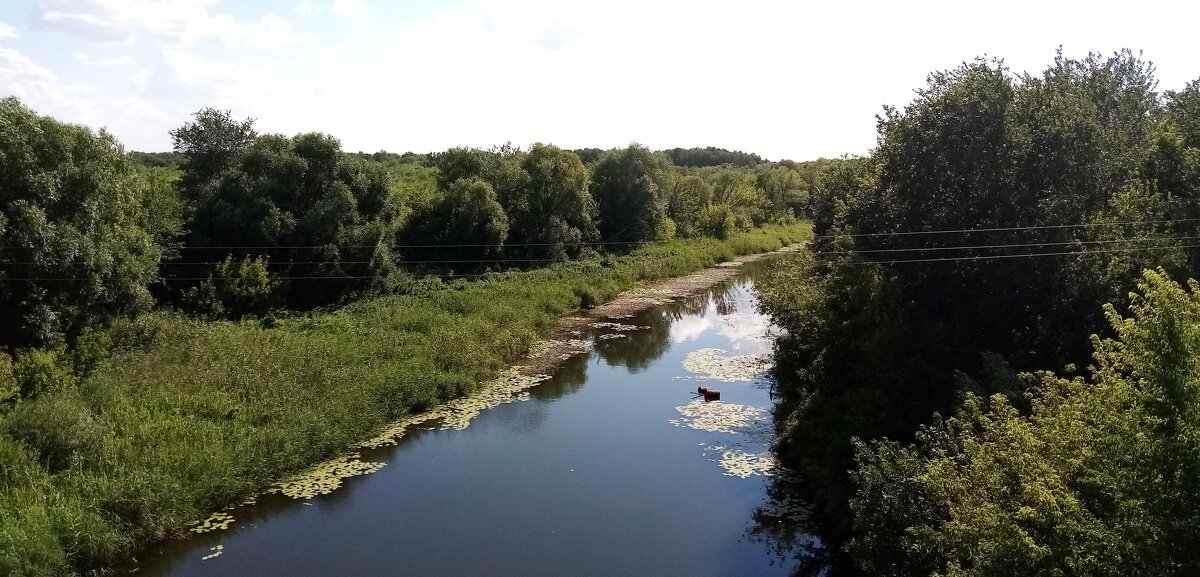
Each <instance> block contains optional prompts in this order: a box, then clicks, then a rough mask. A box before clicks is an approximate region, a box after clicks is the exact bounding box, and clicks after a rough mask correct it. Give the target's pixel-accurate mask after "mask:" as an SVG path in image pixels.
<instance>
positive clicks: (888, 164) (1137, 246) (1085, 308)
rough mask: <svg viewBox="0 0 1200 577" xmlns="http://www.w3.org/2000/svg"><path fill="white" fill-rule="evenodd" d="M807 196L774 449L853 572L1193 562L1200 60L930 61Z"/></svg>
mask: <svg viewBox="0 0 1200 577" xmlns="http://www.w3.org/2000/svg"><path fill="white" fill-rule="evenodd" d="M810 209H811V211H812V215H813V226H814V234H815V239H814V241H813V242H812V244H811V248H812V250H811V252H810V254H807V255H804V256H803V258H801V259H800V260H799V261H798V264H797V265H796V266H794V267H790V268H788V269H786V270H784V271H780V272H779V273H778V274H777V275H775V276H774V277H773V278H772V279H770V280H769V281H767V282H764V283H761V286H762V293H763V302H764V307H765V308H766V309H767V310H768V311H769V312H770V313H771V314H772V316H773V318H774V319H775V321H776V322H777V323H779V324H780V325H781V326H782V327H783V328H784V329H786V332H785V333H784V336H783V337H781V338H780V340H779V341H778V343H777V350H776V353H777V354H776V376H777V378H778V381H779V385H780V387H781V390H782V392H783V394H784V400H783V401H782V403H781V405H780V406H779V408H778V409H777V411H776V419H777V423H778V425H779V441H778V451H779V453H780V456H781V458H782V459H783V460H784V461H785V462H786V463H788V464H789V465H791V466H793V467H795V468H797V469H799V470H800V471H801V472H802V473H803V476H804V477H805V478H806V479H807V482H808V485H809V489H811V493H812V494H813V496H814V498H815V499H816V500H817V503H818V505H820V510H821V511H823V513H824V515H823V516H824V518H825V520H826V522H827V524H828V525H830V526H831V527H832V529H833V533H834V534H835V535H836V536H837V539H835V540H834V541H833V542H832V543H831V547H833V548H835V549H841V550H844V551H846V552H848V554H849V560H850V562H851V564H852V565H853V567H854V568H855V571H856V572H858V573H861V574H865V575H872V576H875V575H888V576H897V577H899V576H926V575H956V576H972V575H977V576H981V577H982V576H994V575H1096V576H1099V575H1112V576H1118V575H1119V576H1126V577H1128V576H1135V575H1194V574H1197V573H1200V514H1198V513H1197V512H1198V511H1200V285H1198V284H1197V283H1196V281H1194V280H1189V279H1191V278H1194V277H1196V276H1197V275H1198V274H1200V80H1197V81H1193V82H1191V83H1189V84H1187V85H1186V86H1184V87H1182V88H1181V89H1178V90H1168V91H1165V92H1161V93H1160V92H1159V91H1158V89H1157V81H1156V80H1155V78H1154V68H1153V66H1152V65H1151V64H1150V63H1149V62H1146V61H1144V60H1142V59H1141V58H1140V57H1139V56H1137V55H1134V54H1133V53H1132V52H1130V51H1122V52H1120V53H1117V54H1114V55H1113V56H1111V57H1104V56H1100V55H1096V54H1091V55H1089V56H1087V57H1086V58H1082V59H1072V58H1068V57H1065V56H1063V55H1062V54H1061V52H1060V53H1059V55H1058V57H1057V58H1056V59H1055V60H1054V62H1053V64H1051V65H1050V66H1049V67H1047V68H1046V70H1045V71H1044V72H1042V73H1041V74H1015V73H1013V72H1012V71H1011V70H1009V69H1008V68H1006V67H1005V66H1004V64H1003V62H1001V61H992V60H982V59H981V60H976V61H972V62H967V63H964V64H963V65H962V66H960V67H958V68H955V69H952V70H947V71H941V72H936V73H933V74H931V75H930V76H929V77H928V83H927V85H926V86H924V87H923V88H921V89H919V90H918V91H917V95H916V97H915V99H914V100H913V101H912V102H911V103H910V104H908V105H907V106H905V107H904V108H902V109H894V108H888V109H887V110H886V111H885V114H884V115H882V116H881V117H880V120H879V136H878V147H877V148H876V149H875V150H874V151H873V153H872V155H871V156H869V157H865V158H859V159H854V160H851V161H846V162H842V163H839V164H838V165H836V166H834V167H833V168H832V170H830V171H827V172H824V173H822V174H821V175H820V178H819V179H818V181H817V182H816V184H815V186H814V187H813V188H812V189H811V190H810ZM972 231H975V232H972ZM1039 255H1040V256H1039ZM1185 281H1186V282H1185Z"/></svg>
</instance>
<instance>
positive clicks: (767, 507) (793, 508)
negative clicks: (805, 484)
mask: <svg viewBox="0 0 1200 577" xmlns="http://www.w3.org/2000/svg"><path fill="white" fill-rule="evenodd" d="M757 513H758V514H759V515H762V516H764V517H770V518H772V519H777V520H780V521H792V522H796V523H800V522H803V521H806V520H808V518H809V517H811V516H812V514H813V506H812V505H811V504H809V503H807V502H805V501H803V500H802V499H800V497H798V496H797V495H796V494H795V493H794V492H787V493H783V494H781V495H772V496H771V499H770V500H769V501H767V502H766V503H765V504H763V505H762V506H761V507H759V508H758V511H757Z"/></svg>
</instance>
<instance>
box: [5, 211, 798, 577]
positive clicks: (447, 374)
mask: <svg viewBox="0 0 1200 577" xmlns="http://www.w3.org/2000/svg"><path fill="white" fill-rule="evenodd" d="M808 235H809V227H808V225H807V223H799V224H796V225H791V226H776V227H767V228H764V229H758V230H754V231H751V232H747V233H744V234H739V235H734V236H733V237H731V238H730V239H728V240H724V241H717V240H712V239H696V240H680V241H672V242H667V243H661V244H656V245H653V246H650V247H646V248H643V249H639V250H638V251H635V252H634V253H632V254H630V255H626V256H619V257H605V258H601V259H592V260H588V261H580V262H571V263H563V264H560V265H556V266H552V267H548V268H546V269H540V270H534V271H529V272H522V273H506V274H502V275H496V276H495V277H492V278H487V279H483V280H479V281H472V282H456V283H450V284H445V285H443V284H430V285H429V286H428V287H427V288H426V289H425V290H423V291H420V292H417V293H414V294H409V295H404V296H395V297H386V298H379V299H372V300H369V301H363V302H359V303H355V304H352V305H350V306H347V307H345V308H343V309H341V310H338V311H336V312H331V313H323V314H314V315H310V316H304V317H298V318H290V319H282V320H279V321H278V322H276V323H274V324H273V325H269V328H268V325H267V324H266V323H257V322H241V323H207V322H199V321H195V320H190V319H184V318H179V317H173V316H168V315H164V314H156V315H149V316H146V317H144V318H142V319H141V320H139V321H138V322H137V323H135V324H134V325H132V326H129V327H126V328H124V329H123V332H121V334H116V335H114V340H115V341H117V342H118V343H121V344H122V345H123V346H125V347H126V349H125V350H124V352H119V353H117V354H116V355H115V356H114V357H113V358H112V359H110V361H109V362H108V363H107V365H106V366H105V367H103V368H101V369H100V370H98V371H97V372H96V373H94V374H93V375H92V376H91V377H90V378H89V379H87V380H86V381H85V382H83V383H81V384H80V386H79V387H78V388H77V389H71V390H66V391H62V392H61V393H58V394H55V395H49V396H46V397H44V398H40V399H38V400H36V401H33V402H27V403H22V404H21V405H19V406H18V407H16V408H15V409H14V410H13V411H12V412H11V413H10V414H9V415H8V416H7V417H6V418H5V419H4V420H3V421H2V422H0V428H2V430H3V431H4V432H5V433H7V434H5V435H0V460H3V461H4V462H5V464H6V467H5V469H4V472H3V475H4V478H3V479H2V481H3V488H2V489H0V573H4V574H11V575H67V574H71V573H73V572H76V571H80V570H85V569H91V568H95V567H102V566H108V565H112V564H114V563H120V562H124V561H125V560H127V558H128V556H129V555H130V553H131V552H132V551H135V550H136V549H137V548H138V546H139V545H141V544H143V543H146V542H149V541H156V540H161V539H165V538H169V537H172V536H175V535H178V534H180V533H181V532H183V531H185V530H186V527H187V526H188V524H189V523H191V522H193V521H195V520H197V519H200V518H201V517H203V516H205V513H206V512H208V511H213V510H216V509H219V508H221V507H223V506H225V505H228V504H230V503H235V502H238V501H240V500H242V499H244V498H246V497H247V496H249V495H253V494H256V493H258V492H260V491H262V490H264V489H266V488H267V487H269V486H270V485H271V484H272V483H274V482H275V481H276V480H278V479H280V478H282V477H284V476H286V475H287V474H289V473H292V472H295V471H298V470H300V469H303V468H305V467H307V466H310V465H312V464H313V463H317V462H320V461H323V460H325V459H328V458H330V457H331V456H334V455H336V454H340V453H341V452H343V451H345V450H346V449H347V447H349V446H350V445H352V444H354V443H356V442H359V441H361V440H363V439H365V438H367V437H369V436H370V435H372V434H374V433H376V432H377V431H379V430H380V429H382V428H383V427H384V426H385V425H386V424H387V423H389V422H394V421H395V420H397V419H399V418H400V417H402V416H403V415H406V414H410V413H414V412H419V411H425V410H429V409H431V408H433V407H435V406H437V405H438V404H439V403H440V402H442V401H444V400H447V399H452V398H456V397H460V396H462V395H464V394H466V393H469V392H471V391H473V390H476V389H478V387H479V386H480V385H479V384H480V383H484V382H487V381H488V380H490V379H491V378H493V377H495V376H496V375H497V374H499V373H500V372H501V371H502V370H503V369H504V368H505V367H506V366H508V365H510V364H513V363H514V362H517V361H518V360H519V359H521V358H522V357H523V356H524V355H526V353H528V352H529V351H530V349H531V347H532V346H533V345H534V343H535V342H536V341H537V340H538V339H539V338H540V337H542V336H543V335H546V334H549V333H550V332H551V331H552V330H555V327H556V324H555V323H556V322H557V320H558V319H559V318H561V317H563V316H564V315H567V314H569V313H571V312H572V311H574V310H578V309H580V307H581V306H589V305H594V304H597V303H603V302H606V301H609V300H611V299H613V298H614V297H615V296H616V295H618V294H619V293H621V292H622V291H625V290H628V289H630V288H634V287H638V286H644V285H646V284H647V283H651V282H654V281H657V280H661V279H664V278H669V277H676V276H680V275H685V274H688V273H691V272H694V271H696V270H700V269H704V268H708V267H711V266H713V265H715V264H717V263H720V262H725V261H729V260H731V259H733V258H736V257H738V256H740V255H746V254H753V253H761V252H767V251H771V250H775V249H778V248H780V247H781V246H783V245H785V244H789V243H792V242H796V241H799V240H801V239H803V238H806V237H807V236H808Z"/></svg>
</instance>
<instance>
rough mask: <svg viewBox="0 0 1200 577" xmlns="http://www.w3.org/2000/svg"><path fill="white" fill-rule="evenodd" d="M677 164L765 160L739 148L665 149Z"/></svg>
mask: <svg viewBox="0 0 1200 577" xmlns="http://www.w3.org/2000/svg"><path fill="white" fill-rule="evenodd" d="M664 152H665V153H666V155H667V157H668V158H670V160H671V163H672V164H674V165H675V166H688V167H693V168H699V167H704V166H721V165H726V164H728V165H733V166H755V165H757V164H761V163H763V162H765V161H764V160H763V159H762V157H760V156H758V155H757V154H750V153H748V152H742V151H739V150H725V149H724V148H716V147H713V146H709V147H706V148H672V149H670V150H666V151H664Z"/></svg>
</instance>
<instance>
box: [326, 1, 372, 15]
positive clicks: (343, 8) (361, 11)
mask: <svg viewBox="0 0 1200 577" xmlns="http://www.w3.org/2000/svg"><path fill="white" fill-rule="evenodd" d="M329 10H330V11H331V12H333V13H334V14H336V15H338V16H343V17H358V16H366V15H367V11H368V10H367V3H366V2H364V1H363V0H333V5H332V6H330V7H329Z"/></svg>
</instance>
